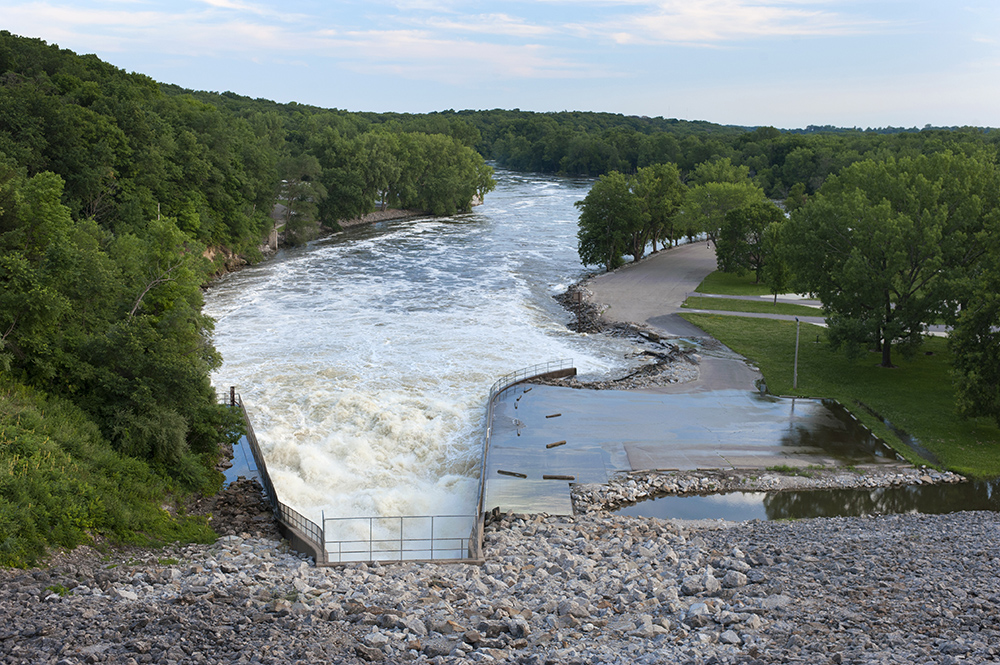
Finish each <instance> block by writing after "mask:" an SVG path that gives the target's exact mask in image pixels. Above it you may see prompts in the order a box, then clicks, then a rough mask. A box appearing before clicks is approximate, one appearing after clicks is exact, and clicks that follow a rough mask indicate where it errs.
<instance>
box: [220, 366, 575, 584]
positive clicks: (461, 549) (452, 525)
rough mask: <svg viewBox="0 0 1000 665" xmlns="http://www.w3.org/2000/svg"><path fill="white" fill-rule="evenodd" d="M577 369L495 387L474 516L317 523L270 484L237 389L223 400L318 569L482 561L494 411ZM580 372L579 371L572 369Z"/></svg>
mask: <svg viewBox="0 0 1000 665" xmlns="http://www.w3.org/2000/svg"><path fill="white" fill-rule="evenodd" d="M570 370H573V361H572V360H556V361H552V362H547V363H541V364H538V365H532V366H531V367H525V368H524V369H519V370H517V371H516V372H512V373H510V374H505V375H504V376H502V377H500V378H499V379H497V380H496V382H494V384H493V386H492V387H491V388H490V394H489V399H488V402H487V408H486V436H485V438H484V440H483V454H482V462H481V467H480V474H479V475H480V481H479V498H478V501H477V503H476V513H475V514H474V515H436V516H399V517H338V518H334V517H326V515H325V514H324V515H323V517H322V519H321V522H322V524H316V523H315V522H313V521H312V520H310V519H309V518H307V517H305V516H304V515H302V514H301V513H299V512H298V511H297V510H295V509H294V508H292V507H291V506H288V505H286V504H284V503H282V502H281V501H280V500H279V499H278V493H277V491H276V490H275V489H274V484H273V483H272V482H271V476H270V474H269V473H268V471H267V463H266V462H265V461H264V454H263V453H262V452H261V450H260V446H259V445H258V443H257V435H256V434H255V433H254V430H253V425H252V424H251V423H250V416H249V415H248V414H247V410H246V407H245V406H244V404H243V399H242V397H241V396H240V395H239V394H238V393H237V392H236V390H235V388H230V390H229V392H227V393H220V394H219V401H220V402H222V403H225V404H229V405H230V406H232V407H234V408H236V407H238V408H239V409H240V411H241V413H242V414H243V422H244V423H245V424H246V429H247V434H246V437H247V443H248V444H249V445H250V451H251V453H252V454H253V458H254V462H255V463H256V464H257V470H258V471H259V472H260V479H261V485H262V486H263V487H264V493H265V495H266V496H267V500H268V502H269V503H270V504H271V508H272V510H274V514H275V516H277V518H278V520H279V521H281V522H282V523H283V524H284V525H286V526H288V527H291V528H292V529H293V530H295V531H297V532H298V534H299V535H300V536H301V537H302V538H303V539H305V540H306V541H308V543H309V544H310V545H312V546H313V547H314V548H315V550H316V552H317V556H316V564H317V565H328V564H331V563H345V562H349V561H467V562H476V561H481V560H482V558H483V557H482V545H483V517H484V515H483V502H484V501H485V499H486V455H487V454H488V453H489V445H490V435H491V434H492V428H493V406H494V401H495V399H496V397H497V396H498V395H500V394H501V393H502V392H503V391H504V390H506V389H507V388H510V387H511V386H513V385H515V384H518V383H522V382H524V381H528V380H531V379H534V378H537V377H540V376H545V375H548V374H553V373H557V372H568V371H570ZM573 371H574V372H575V370H573Z"/></svg>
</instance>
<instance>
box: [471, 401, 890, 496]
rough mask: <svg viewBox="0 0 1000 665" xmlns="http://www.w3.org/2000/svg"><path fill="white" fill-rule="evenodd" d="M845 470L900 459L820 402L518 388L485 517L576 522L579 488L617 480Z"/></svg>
mask: <svg viewBox="0 0 1000 665" xmlns="http://www.w3.org/2000/svg"><path fill="white" fill-rule="evenodd" d="M687 389H688V391H690V390H691V386H690V385H689V386H688V388H687ZM653 390H657V391H659V390H660V389H653ZM845 463H853V464H879V463H883V464H897V463H898V461H897V460H896V459H895V458H894V457H892V456H891V454H889V455H887V454H886V452H885V449H884V447H883V446H882V444H881V442H879V440H878V439H876V438H875V437H874V436H872V435H871V433H870V432H869V431H868V430H867V429H866V428H864V427H863V426H862V425H860V423H858V422H857V421H856V420H854V419H853V417H851V416H850V414H848V413H847V412H846V411H844V410H843V409H841V408H839V407H837V406H835V405H834V406H831V405H829V404H824V403H823V402H822V401H820V400H811V399H801V398H799V399H794V400H793V399H790V398H775V397H772V396H769V395H768V396H761V395H759V394H758V393H756V392H753V391H750V390H735V389H729V390H701V391H697V390H696V391H695V392H684V393H679V394H671V393H670V392H668V391H660V392H652V391H650V392H646V391H644V392H639V391H619V390H602V391H598V390H579V389H572V388H561V387H553V386H541V385H534V386H533V385H518V386H515V387H513V388H511V389H509V390H507V391H505V392H504V393H503V394H502V395H500V396H499V397H498V398H497V402H496V404H495V406H494V415H493V423H492V438H491V443H490V449H489V454H488V455H487V460H486V469H485V471H486V474H487V475H486V500H485V503H484V509H485V510H487V511H489V510H492V509H493V508H499V509H500V511H501V512H519V513H548V514H551V515H571V514H572V513H573V505H572V500H571V496H570V485H571V483H606V482H607V481H608V479H609V477H610V476H611V475H612V474H614V473H617V472H627V471H640V470H650V469H657V470H695V469H719V468H726V469H732V468H735V469H765V468H767V467H771V466H777V465H787V466H793V467H794V466H798V467H805V466H808V465H811V464H822V465H826V466H835V465H839V464H845Z"/></svg>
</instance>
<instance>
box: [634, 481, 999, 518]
mask: <svg viewBox="0 0 1000 665" xmlns="http://www.w3.org/2000/svg"><path fill="white" fill-rule="evenodd" d="M963 510H990V511H1000V479H994V480H988V481H971V482H967V483H958V484H954V485H910V486H906V487H884V488H876V489H855V490H848V489H837V490H802V491H787V490H786V491H781V492H730V493H728V494H715V495H710V496H665V497H660V498H658V499H651V500H649V501H643V502H641V503H637V504H633V505H631V506H626V507H624V508H621V509H620V510H617V511H615V512H616V513H618V514H619V515H631V516H640V517H658V518H661V519H670V518H674V519H685V520H700V519H723V520H730V521H744V520H755V519H757V520H781V519H805V518H810V517H857V516H861V515H889V514H898V513H925V514H928V515H939V514H943V513H953V512H958V511H963Z"/></svg>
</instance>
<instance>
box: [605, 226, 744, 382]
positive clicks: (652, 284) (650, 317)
mask: <svg viewBox="0 0 1000 665" xmlns="http://www.w3.org/2000/svg"><path fill="white" fill-rule="evenodd" d="M715 268H716V261H715V250H714V249H712V248H710V247H708V246H706V245H705V244H702V243H700V242H696V243H691V244H687V245H680V246H679V247H674V248H671V249H668V250H663V251H661V252H657V253H656V254H653V255H652V256H649V257H648V258H646V259H643V260H642V261H640V262H638V263H635V264H628V265H626V266H624V267H622V268H619V269H618V270H616V271H615V272H610V273H605V274H603V275H598V276H597V277H594V278H593V279H591V280H590V281H588V282H587V288H588V289H589V290H590V292H591V294H592V295H591V296H590V300H591V302H592V303H594V304H600V305H606V306H607V307H606V309H605V310H604V311H603V313H602V317H603V318H604V319H605V320H607V321H622V322H628V323H636V324H639V325H648V326H651V327H652V328H654V329H656V330H657V331H659V332H660V333H662V334H664V335H668V336H672V337H691V338H698V339H699V340H702V342H701V345H702V351H703V353H702V359H701V363H700V370H701V371H700V375H699V378H698V379H697V380H695V381H691V382H689V383H675V384H671V385H665V386H658V387H655V388H647V389H645V392H657V393H690V392H702V391H707V390H727V389H740V390H753V387H754V381H756V380H757V379H759V378H760V373H759V372H757V371H756V370H755V369H753V368H751V367H750V366H749V365H748V364H747V363H746V361H745V360H744V359H743V358H742V357H740V356H737V355H736V354H735V353H733V352H731V351H729V350H728V349H725V352H723V353H717V352H715V351H713V349H714V348H722V349H724V348H725V347H722V345H721V344H719V343H718V342H717V341H716V340H714V339H712V338H711V337H709V336H708V335H706V334H705V331H703V330H702V329H700V328H698V327H697V326H694V325H692V324H690V323H688V322H687V321H685V320H684V319H682V318H681V317H680V314H679V313H678V312H680V311H681V304H682V303H683V302H684V300H685V299H686V298H687V297H688V295H689V294H690V293H691V292H693V291H694V290H695V289H696V288H697V287H698V285H699V284H701V281H702V280H703V279H705V277H707V276H708V274H709V273H711V272H712V271H714V270H715ZM684 311H685V312H693V311H695V310H684ZM704 340H711V343H705V342H704Z"/></svg>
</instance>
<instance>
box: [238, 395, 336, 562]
mask: <svg viewBox="0 0 1000 665" xmlns="http://www.w3.org/2000/svg"><path fill="white" fill-rule="evenodd" d="M225 397H226V399H227V400H228V401H230V404H231V406H233V407H239V409H240V411H241V412H242V414H243V422H244V424H245V425H246V428H247V434H246V437H247V443H248V444H250V452H251V453H253V459H254V462H255V463H256V464H257V470H258V471H259V472H260V484H261V485H262V486H263V487H264V495H265V496H266V497H267V500H268V503H270V504H271V510H273V511H274V515H275V516H276V517H277V518H278V520H279V521H280V522H282V523H283V524H285V525H286V526H289V527H291V528H293V529H295V530H296V531H298V532H299V533H300V534H301V535H302V536H303V537H304V538H305V539H306V540H308V541H309V542H310V544H312V545H313V546H314V547H315V549H316V553H317V554H316V564H317V565H323V564H324V563H327V561H326V560H325V559H326V556H325V553H326V550H325V549H324V547H323V542H324V541H325V540H326V538H325V536H324V535H323V528H322V527H321V526H319V525H318V524H316V523H315V522H313V521H312V520H310V519H309V518H308V517H305V516H304V515H303V514H302V513H300V512H299V511H297V510H295V509H294V508H292V507H291V506H289V505H286V504H284V503H282V502H281V501H280V500H279V499H278V492H277V491H276V490H275V489H274V484H273V483H272V482H271V475H270V474H269V473H268V472H267V463H266V462H265V461H264V453H262V452H261V450H260V446H259V445H258V443H257V435H256V433H254V431H253V425H252V424H251V423H250V416H249V415H247V410H246V407H245V406H244V405H243V398H242V397H240V396H239V395H238V394H236V392H235V391H234V390H231V391H230V393H229V394H228V395H226V396H225ZM321 559H322V560H321Z"/></svg>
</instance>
